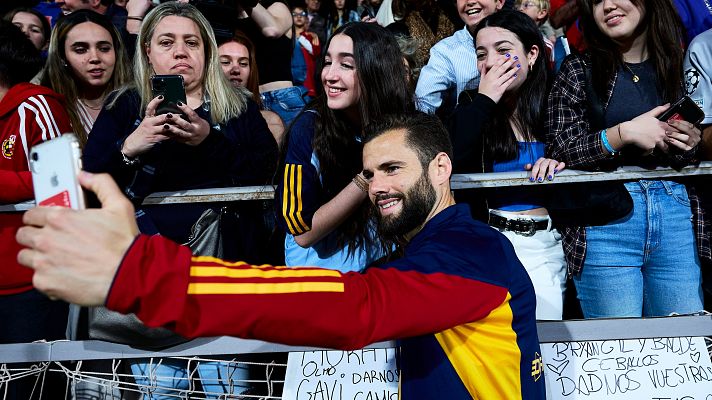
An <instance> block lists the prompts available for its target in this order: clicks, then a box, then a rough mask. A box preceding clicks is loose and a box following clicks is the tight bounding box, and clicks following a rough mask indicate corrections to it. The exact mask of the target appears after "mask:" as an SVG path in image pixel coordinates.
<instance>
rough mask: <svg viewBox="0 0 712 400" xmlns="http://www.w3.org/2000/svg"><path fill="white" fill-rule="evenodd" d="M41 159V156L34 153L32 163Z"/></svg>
mask: <svg viewBox="0 0 712 400" xmlns="http://www.w3.org/2000/svg"><path fill="white" fill-rule="evenodd" d="M39 159H40V155H39V154H37V153H32V161H37V160H39Z"/></svg>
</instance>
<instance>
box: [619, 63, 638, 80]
mask: <svg viewBox="0 0 712 400" xmlns="http://www.w3.org/2000/svg"><path fill="white" fill-rule="evenodd" d="M623 66H624V67H625V69H627V70H628V72H630V74H631V75H633V82H634V83H638V81H640V77H639V76H638V75H637V74H636V73H635V72H633V70H632V69H630V67H629V66H628V63H625V62H624V63H623Z"/></svg>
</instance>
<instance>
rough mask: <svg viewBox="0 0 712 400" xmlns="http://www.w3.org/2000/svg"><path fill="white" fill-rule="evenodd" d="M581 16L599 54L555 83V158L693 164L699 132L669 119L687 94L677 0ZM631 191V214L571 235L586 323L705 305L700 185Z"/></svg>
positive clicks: (633, 2) (593, 166) (635, 186)
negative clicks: (672, 105)
mask: <svg viewBox="0 0 712 400" xmlns="http://www.w3.org/2000/svg"><path fill="white" fill-rule="evenodd" d="M579 11H580V13H581V24H582V28H583V32H584V37H585V39H586V42H587V43H588V50H587V52H586V53H585V54H583V55H576V56H572V57H569V58H568V59H567V60H566V61H565V62H564V64H563V65H562V67H561V71H560V73H559V76H558V77H557V78H556V81H555V82H554V86H553V88H552V91H551V94H550V97H549V100H548V120H547V124H548V128H549V129H548V136H547V143H548V144H549V146H550V147H549V148H550V152H551V155H552V156H553V157H558V158H560V159H562V160H564V161H566V163H567V164H568V165H569V166H570V167H572V168H577V169H584V170H608V169H614V168H616V167H618V166H622V165H638V166H644V167H656V166H675V167H682V166H685V165H687V164H689V163H690V162H691V161H692V160H693V158H694V157H695V153H696V149H697V144H698V143H699V141H700V130H699V128H698V127H696V126H693V124H691V123H689V122H686V121H674V120H666V121H660V120H658V117H659V116H660V115H661V114H662V113H663V112H664V111H665V110H666V109H667V108H668V107H669V105H668V104H666V103H672V102H674V101H675V100H677V99H678V98H679V97H680V96H681V95H682V94H683V92H682V88H683V86H682V62H683V49H682V47H681V43H683V39H684V37H683V34H682V32H683V29H682V24H681V23H680V19H679V17H678V16H677V13H676V12H675V9H674V7H673V5H672V3H671V2H670V1H667V0H580V1H579ZM596 104H598V105H599V106H598V107H596V106H594V105H596ZM624 186H625V190H623V193H624V194H625V195H626V197H628V196H627V195H630V196H629V197H630V199H631V200H632V211H630V212H628V213H627V215H624V216H623V217H622V218H609V220H608V221H606V223H605V224H604V225H602V226H570V227H566V228H565V229H564V230H563V236H564V247H565V248H566V249H567V254H566V257H567V263H568V269H569V273H570V274H572V275H573V279H574V283H575V284H576V289H577V292H578V297H579V300H580V301H581V306H582V309H583V313H584V316H585V317H587V318H595V317H636V316H637V317H640V316H641V315H644V316H662V315H668V314H670V313H672V312H677V313H688V312H694V311H698V310H700V309H702V291H701V287H700V285H701V278H700V257H705V258H707V259H709V258H710V250H709V241H708V238H709V235H708V234H707V233H705V232H704V229H705V228H704V219H703V214H702V212H701V210H700V207H699V203H698V199H697V196H696V195H695V193H694V190H692V188H691V187H689V186H687V185H686V184H683V183H681V182H677V181H676V180H640V181H634V182H626V183H625V184H624ZM611 206H615V205H614V204H612V205H611ZM693 227H694V228H693Z"/></svg>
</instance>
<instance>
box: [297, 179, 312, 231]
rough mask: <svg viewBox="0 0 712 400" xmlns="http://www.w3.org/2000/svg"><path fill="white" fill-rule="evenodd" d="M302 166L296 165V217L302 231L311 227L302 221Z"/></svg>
mask: <svg viewBox="0 0 712 400" xmlns="http://www.w3.org/2000/svg"><path fill="white" fill-rule="evenodd" d="M302 206H303V204H302V166H301V165H298V166H297V218H298V219H299V223H300V224H301V226H302V228H303V229H304V232H306V231H308V230H310V229H311V228H310V227H309V226H307V224H305V223H304V220H303V219H302Z"/></svg>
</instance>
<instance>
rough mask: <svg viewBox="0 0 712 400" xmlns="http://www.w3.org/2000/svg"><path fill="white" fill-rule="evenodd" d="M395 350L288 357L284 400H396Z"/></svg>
mask: <svg viewBox="0 0 712 400" xmlns="http://www.w3.org/2000/svg"><path fill="white" fill-rule="evenodd" d="M399 379H400V376H399V374H398V369H397V368H396V361H395V349H361V350H357V351H309V352H304V353H301V352H292V353H289V358H288V360H287V376H286V379H285V382H284V392H283V396H282V397H283V398H284V399H290V400H397V399H398V381H399Z"/></svg>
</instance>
